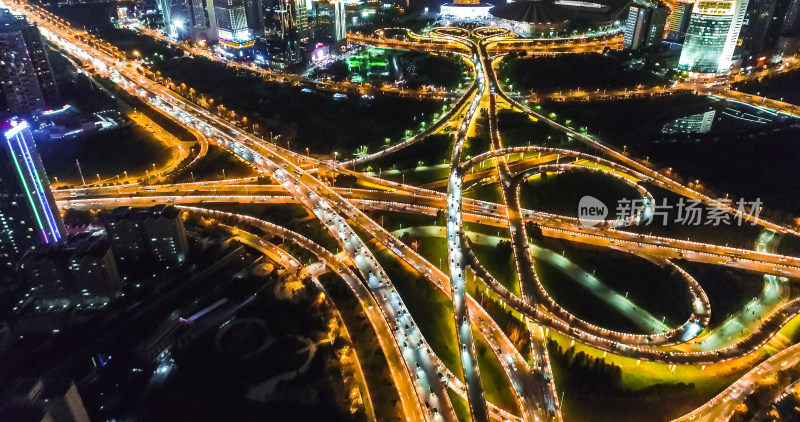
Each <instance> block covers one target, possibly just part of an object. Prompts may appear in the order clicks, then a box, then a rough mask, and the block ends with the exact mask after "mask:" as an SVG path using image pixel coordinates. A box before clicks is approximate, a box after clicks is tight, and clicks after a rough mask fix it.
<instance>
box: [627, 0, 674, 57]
mask: <svg viewBox="0 0 800 422" xmlns="http://www.w3.org/2000/svg"><path fill="white" fill-rule="evenodd" d="M667 15H669V8H668V7H667V6H665V5H658V4H651V5H641V4H636V3H633V4H631V7H630V9H628V20H627V21H626V22H625V37H624V39H623V43H624V45H625V48H630V49H632V50H638V49H640V48H643V47H650V46H653V45H658V44H659V43H661V40H662V39H663V38H664V26H665V25H666V23H667Z"/></svg>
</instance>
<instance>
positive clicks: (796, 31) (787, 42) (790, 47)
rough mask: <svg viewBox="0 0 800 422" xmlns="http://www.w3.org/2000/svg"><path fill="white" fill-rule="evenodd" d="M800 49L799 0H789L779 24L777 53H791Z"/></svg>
mask: <svg viewBox="0 0 800 422" xmlns="http://www.w3.org/2000/svg"><path fill="white" fill-rule="evenodd" d="M799 51H800V0H791V2H790V3H789V6H788V9H787V10H786V17H785V18H784V19H783V23H782V24H781V30H780V37H779V39H778V49H777V52H778V55H792V54H796V53H797V52H799Z"/></svg>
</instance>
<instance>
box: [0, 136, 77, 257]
mask: <svg viewBox="0 0 800 422" xmlns="http://www.w3.org/2000/svg"><path fill="white" fill-rule="evenodd" d="M0 132H2V133H3V135H2V141H0V142H2V145H0V268H6V269H8V268H12V267H13V266H14V264H15V262H16V260H17V259H19V258H20V257H21V256H22V254H24V253H25V252H27V251H29V250H31V249H33V248H35V247H36V246H38V245H43V244H48V243H55V242H58V241H60V240H61V237H62V236H63V235H64V232H65V230H64V223H63V222H62V221H61V217H60V215H59V213H58V208H57V207H56V202H55V200H54V199H53V193H52V192H51V191H50V183H49V181H48V179H47V174H46V173H45V171H44V167H43V166H42V160H41V158H40V157H39V153H38V152H37V150H36V144H35V143H34V141H33V135H32V134H31V131H30V128H29V127H28V123H27V122H26V121H24V120H20V121H17V120H9V121H7V122H5V123H4V124H3V125H2V126H1V127H0Z"/></svg>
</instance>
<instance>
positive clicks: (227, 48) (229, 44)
mask: <svg viewBox="0 0 800 422" xmlns="http://www.w3.org/2000/svg"><path fill="white" fill-rule="evenodd" d="M248 6H249V2H248V0H214V17H215V19H216V21H217V36H218V37H219V45H220V46H221V47H222V48H223V51H224V52H226V53H227V54H228V55H229V56H230V58H233V59H243V58H246V57H248V56H249V55H250V54H251V53H252V47H253V45H255V32H256V31H255V30H254V27H257V26H258V24H257V23H256V22H255V21H253V20H252V19H254V18H253V12H252V10H251V9H252V7H248ZM248 10H251V12H250V13H249V14H248ZM248 15H249V17H250V21H249V22H248Z"/></svg>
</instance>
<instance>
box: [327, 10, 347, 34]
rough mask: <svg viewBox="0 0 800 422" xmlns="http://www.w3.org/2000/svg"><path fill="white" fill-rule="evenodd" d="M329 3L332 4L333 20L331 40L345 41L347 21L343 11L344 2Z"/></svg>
mask: <svg viewBox="0 0 800 422" xmlns="http://www.w3.org/2000/svg"><path fill="white" fill-rule="evenodd" d="M331 3H333V19H334V26H333V27H334V31H333V39H334V40H335V41H337V42H338V41H342V40H345V39H347V19H346V15H345V10H344V0H334V1H332V2H331Z"/></svg>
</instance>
